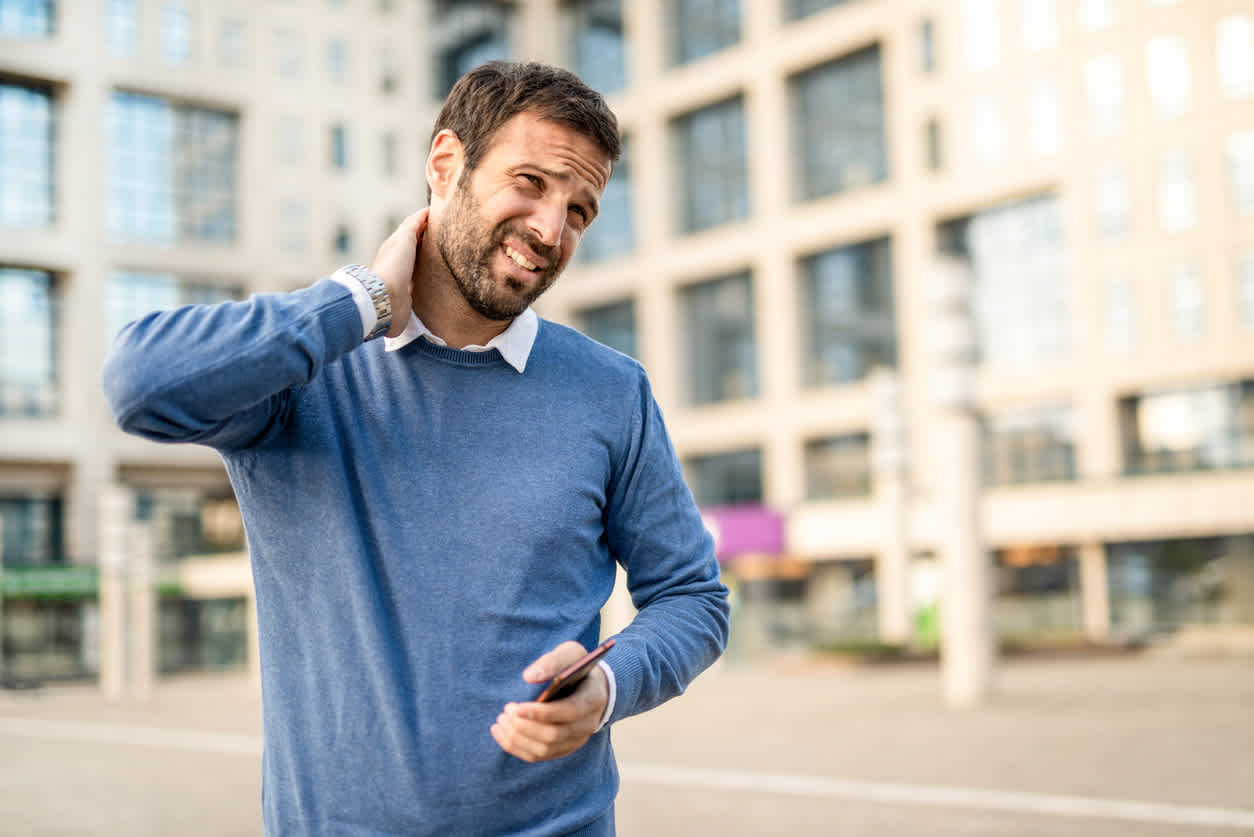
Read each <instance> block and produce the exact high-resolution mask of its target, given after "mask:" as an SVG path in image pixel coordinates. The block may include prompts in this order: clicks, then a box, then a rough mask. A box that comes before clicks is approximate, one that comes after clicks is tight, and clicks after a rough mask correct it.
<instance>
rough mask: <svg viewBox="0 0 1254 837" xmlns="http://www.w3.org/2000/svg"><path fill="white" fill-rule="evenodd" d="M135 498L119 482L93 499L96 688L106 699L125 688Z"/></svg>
mask: <svg viewBox="0 0 1254 837" xmlns="http://www.w3.org/2000/svg"><path fill="white" fill-rule="evenodd" d="M134 507H135V499H134V497H133V496H132V494H131V492H130V490H129V489H127V488H125V487H124V486H121V485H116V484H114V485H109V486H106V487H105V488H104V489H103V490H102V491H101V492H100V497H99V499H98V500H97V501H96V509H97V512H98V514H99V515H100V519H99V523H98V525H97V527H96V535H97V538H98V539H99V549H98V551H97V556H98V557H97V560H98V561H99V563H100V689H101V691H102V692H104V695H105V697H106V698H108V699H109V700H120V699H121V698H122V696H123V694H125V691H126V564H127V554H128V552H129V548H130V544H129V534H130V525H131V513H132V510H133V509H134Z"/></svg>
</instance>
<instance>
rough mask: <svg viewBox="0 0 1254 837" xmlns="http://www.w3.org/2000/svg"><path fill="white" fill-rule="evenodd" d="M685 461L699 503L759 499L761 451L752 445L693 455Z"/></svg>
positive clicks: (719, 504)
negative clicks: (736, 449)
mask: <svg viewBox="0 0 1254 837" xmlns="http://www.w3.org/2000/svg"><path fill="white" fill-rule="evenodd" d="M685 464H686V467H685V468H684V471H685V473H686V474H687V476H688V485H689V486H690V487H691V488H692V496H693V497H694V498H695V499H696V501H697V505H699V506H729V505H738V504H742V503H761V502H762V451H760V450H758V449H756V448H754V449H751V450H739V451H733V452H730V453H716V454H712V455H710V456H694V457H691V458H690V459H688V461H687V462H686V463H685Z"/></svg>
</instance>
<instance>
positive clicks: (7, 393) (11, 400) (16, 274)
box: [0, 268, 58, 539]
mask: <svg viewBox="0 0 1254 837" xmlns="http://www.w3.org/2000/svg"><path fill="white" fill-rule="evenodd" d="M56 313H57V312H56V304H55V299H54V297H53V286H52V274H50V273H45V272H44V271H42V270H19V269H16V268H0V417H5V416H35V417H42V416H51V415H55V414H56V412H57V409H58V404H57V374H56V372H57V327H58V326H57V316H56ZM5 537H6V539H7V537H8V535H7V533H6V535H5Z"/></svg>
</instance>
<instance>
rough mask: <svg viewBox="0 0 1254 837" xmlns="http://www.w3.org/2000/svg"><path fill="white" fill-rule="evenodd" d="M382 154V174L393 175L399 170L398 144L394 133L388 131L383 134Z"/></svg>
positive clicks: (385, 175)
mask: <svg viewBox="0 0 1254 837" xmlns="http://www.w3.org/2000/svg"><path fill="white" fill-rule="evenodd" d="M381 145H382V149H381V150H382V156H383V175H384V177H395V176H396V175H397V173H398V172H399V171H400V154H399V153H398V152H399V147H400V144H399V143H398V142H397V139H396V134H394V133H391V132H390V131H389V132H388V133H386V134H384V135H383V141H382V143H381Z"/></svg>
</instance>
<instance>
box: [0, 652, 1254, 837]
mask: <svg viewBox="0 0 1254 837" xmlns="http://www.w3.org/2000/svg"><path fill="white" fill-rule="evenodd" d="M260 728H261V723H260V699H259V696H258V692H257V689H256V686H255V685H254V684H253V683H251V682H250V681H249V680H248V679H247V677H244V676H225V677H209V676H193V677H183V678H177V679H170V680H165V681H162V682H161V683H160V684H159V685H158V687H157V689H156V691H155V692H154V694H153V695H152V696H151V697H150V698H149V699H147V700H144V701H140V700H134V699H131V700H123V701H121V702H115V703H110V702H107V701H105V700H104V699H103V698H102V697H101V696H100V693H99V692H98V690H96V689H95V688H93V687H90V686H86V685H62V686H50V687H45V688H43V689H41V690H38V691H35V692H22V693H17V692H0V835H3V837H28V835H29V836H30V837H54V835H55V837H66V836H69V835H101V834H108V835H135V836H136V837H148V835H153V837H156V835H162V836H163V837H164V835H183V836H184V837H225V836H227V835H259V834H261V833H262V829H261V823H260V791H259V778H258V777H259V769H260V750H261V737H260ZM614 743H615V749H616V751H617V753H618V758H619V763H620V767H621V771H622V776H623V781H622V788H621V791H620V794H619V799H618V805H617V817H618V830H619V833H620V834H621V835H626V836H630V837H634V836H635V835H646V836H647V837H700V835H707V834H708V835H729V836H730V837H737V836H738V835H744V836H745V837H749V835H755V836H756V835H824V836H825V837H826V835H839V836H840V837H844V836H845V835H850V836H851V837H852V835H903V836H904V837H914V835H918V836H919V837H922V835H928V836H929V837H933V836H934V835H955V837H956V836H957V835H963V836H964V837H965V835H1023V836H1024V837H1035V835H1064V834H1065V835H1069V837H1070V835H1079V837H1099V835H1100V837H1109V836H1111V835H1116V836H1119V835H1129V837H1131V835H1136V837H1159V836H1160V835H1180V837H1201V835H1243V834H1249V835H1254V658H1251V657H1249V656H1230V657H1225V658H1217V659H1202V660H1198V659H1175V658H1162V657H1151V656H1144V655H1141V656H1126V657H1104V658H1098V659H1067V660H1015V661H1007V662H1005V663H1003V665H1002V666H1001V667H1000V669H999V671H998V676H997V691H996V694H995V696H994V698H993V699H992V700H991V701H990V702H989V704H988V705H987V706H985V707H983V708H980V709H974V710H951V709H947V708H945V707H944V706H943V704H942V702H941V699H940V678H939V673H938V671H937V670H936V668H935V667H934V666H925V665H896V666H881V667H854V666H848V665H834V664H828V663H816V662H813V661H807V660H801V659H795V660H787V661H777V662H775V663H773V664H771V665H757V666H753V667H746V666H741V667H731V666H722V667H720V668H717V669H716V670H713V671H711V672H709V673H707V674H706V675H703V676H702V677H701V678H700V679H698V680H697V682H696V683H694V684H693V685H692V686H691V688H690V689H689V690H688V693H687V694H686V695H684V696H683V697H681V698H679V699H677V700H675V701H672V702H670V703H668V704H666V705H665V706H662V707H660V708H658V709H656V710H654V711H652V712H650V713H647V714H645V715H642V716H639V717H636V718H632V719H628V720H627V721H623V722H621V723H619V724H617V725H616V726H615V729H614Z"/></svg>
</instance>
